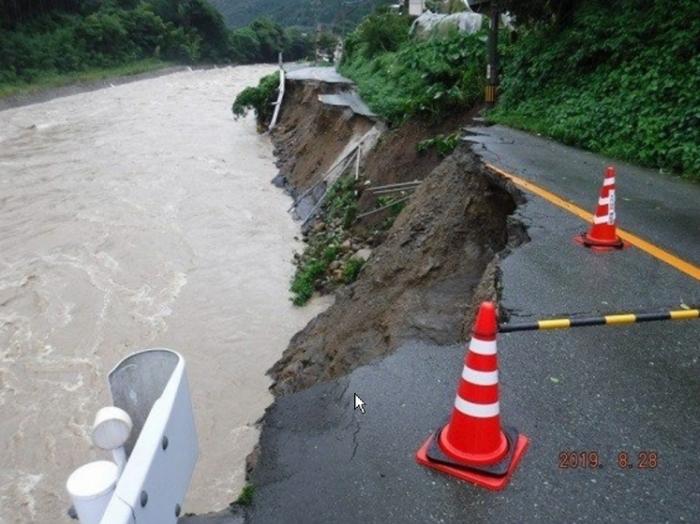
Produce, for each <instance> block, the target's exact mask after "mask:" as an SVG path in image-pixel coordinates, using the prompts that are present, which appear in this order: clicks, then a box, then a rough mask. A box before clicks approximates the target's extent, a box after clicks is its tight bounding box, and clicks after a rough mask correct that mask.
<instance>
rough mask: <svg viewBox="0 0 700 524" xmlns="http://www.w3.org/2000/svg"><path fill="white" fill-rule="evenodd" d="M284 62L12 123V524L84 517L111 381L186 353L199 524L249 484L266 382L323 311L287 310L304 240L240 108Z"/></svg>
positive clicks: (6, 385) (7, 161)
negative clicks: (82, 500)
mask: <svg viewBox="0 0 700 524" xmlns="http://www.w3.org/2000/svg"><path fill="white" fill-rule="evenodd" d="M271 71H273V68H272V67H271V66H244V67H235V68H233V67H232V68H223V69H210V70H198V71H186V72H179V73H173V74H170V75H166V76H161V77H157V78H153V79H149V80H141V81H137V82H133V83H129V84H123V85H120V86H117V87H111V88H106V89H101V90H98V91H93V92H88V93H81V94H77V95H73V96H69V97H64V98H57V99H54V100H51V101H49V102H44V103H40V104H35V105H29V106H25V107H21V108H16V109H10V110H6V111H1V112H0V420H2V424H0V450H1V451H0V522H63V521H68V519H67V517H66V510H67V508H68V506H69V500H68V496H67V494H66V492H65V488H64V485H65V480H66V478H67V477H68V475H69V474H70V472H71V471H72V470H73V469H74V468H76V467H78V466H80V465H82V464H84V463H86V462H88V461H90V460H93V459H96V458H107V455H106V454H105V453H103V452H100V451H99V450H96V449H93V447H92V446H91V444H90V440H89V433H90V429H91V424H92V421H93V418H94V416H95V413H96V411H97V410H98V409H99V408H100V407H101V406H103V405H108V404H109V395H108V390H107V385H106V374H107V372H108V371H109V370H110V369H111V368H112V367H113V366H114V365H115V364H116V363H117V362H118V361H119V360H120V359H121V358H123V357H124V356H126V355H127V354H128V353H130V352H131V351H134V350H137V349H143V348H148V347H169V348H172V349H175V350H177V351H179V352H181V353H182V354H183V355H184V357H185V359H186V361H187V372H188V376H189V381H190V388H191V392H192V400H193V405H194V410H195V417H196V422H197V430H198V433H199V442H200V457H199V461H198V464H197V470H196V472H195V476H194V478H193V482H192V486H191V489H190V492H189V495H188V499H187V501H186V503H185V508H184V509H185V511H192V512H203V511H211V510H216V509H221V508H223V507H225V506H226V505H227V504H228V503H229V502H231V501H232V500H234V499H235V498H236V497H237V495H238V494H239V492H240V489H241V487H242V486H243V482H244V462H245V456H246V455H247V454H248V453H249V452H250V451H251V450H252V448H253V446H254V444H255V443H256V441H257V438H258V431H257V429H256V428H255V422H256V420H258V419H259V417H260V416H261V415H262V414H263V412H264V409H265V407H266V406H267V405H269V403H270V402H271V400H272V397H271V395H270V394H269V393H268V390H267V388H268V386H269V385H270V380H269V378H268V377H266V376H265V371H266V370H267V369H268V368H269V367H270V366H271V365H272V364H273V363H274V362H275V361H276V360H277V359H278V358H279V356H280V355H281V353H282V351H283V350H284V348H285V347H286V345H287V343H288V340H289V338H290V337H291V336H292V335H293V334H294V333H295V332H296V331H297V330H299V329H300V328H301V327H303V326H304V325H305V324H306V322H307V321H308V320H310V319H311V318H312V316H314V315H316V314H317V313H319V312H320V311H321V310H322V308H323V307H324V306H325V304H323V303H321V302H316V303H312V304H311V305H310V306H307V307H305V308H303V309H299V308H295V307H293V306H292V305H291V303H290V301H289V300H288V296H289V293H288V285H289V280H290V278H291V275H292V272H293V266H292V264H291V256H292V252H293V251H294V250H295V249H297V250H298V249H301V246H300V245H299V243H298V241H297V240H295V236H297V235H298V234H299V226H298V224H296V223H295V222H294V221H293V220H292V219H291V217H290V216H289V215H288V214H287V213H286V208H287V207H288V206H289V203H290V202H289V198H288V197H287V196H286V195H284V194H283V193H282V191H281V190H280V189H277V188H275V187H274V186H272V185H271V184H270V179H271V178H272V177H273V176H274V175H275V172H276V169H275V166H274V159H273V154H272V145H271V143H270V141H269V139H268V138H267V137H265V136H261V135H258V134H257V133H256V132H255V122H254V120H253V117H252V115H251V116H249V117H248V118H245V119H241V120H238V121H235V120H234V119H233V117H232V115H231V111H230V106H231V103H232V101H233V99H234V97H235V95H236V94H237V93H238V92H239V91H241V90H242V89H243V88H244V87H246V86H248V85H253V84H255V83H257V81H258V79H259V78H260V76H262V75H263V74H267V73H269V72H271Z"/></svg>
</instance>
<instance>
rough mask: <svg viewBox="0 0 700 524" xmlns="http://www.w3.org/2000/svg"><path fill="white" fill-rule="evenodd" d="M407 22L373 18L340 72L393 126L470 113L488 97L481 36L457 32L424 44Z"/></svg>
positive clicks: (348, 45) (350, 41)
mask: <svg viewBox="0 0 700 524" xmlns="http://www.w3.org/2000/svg"><path fill="white" fill-rule="evenodd" d="M408 27H409V22H408V19H407V18H406V17H403V16H400V15H397V14H392V13H378V14H375V15H373V16H370V17H367V18H366V19H365V20H364V21H363V22H362V24H360V25H359V26H358V28H357V29H356V30H355V31H353V32H352V33H351V34H350V35H349V36H348V38H347V39H346V42H345V56H344V58H343V63H342V64H341V67H340V70H341V72H342V73H343V74H345V75H346V76H349V77H350V78H352V79H353V80H354V81H355V82H356V83H357V85H358V89H359V91H360V94H361V95H362V97H363V98H364V100H365V101H366V102H367V103H368V105H369V106H370V107H371V108H372V110H374V111H375V112H376V113H377V114H379V115H381V116H383V117H384V118H386V119H387V120H388V121H389V122H391V123H399V122H401V121H403V120H405V119H406V118H409V117H411V116H414V115H421V116H429V117H431V118H439V117H441V116H444V115H445V114H446V113H447V112H449V111H453V110H459V109H464V108H468V107H470V106H472V105H473V104H474V103H475V102H477V101H478V100H479V99H480V97H481V96H482V93H483V86H484V71H485V49H484V43H483V40H482V36H483V35H481V34H479V35H465V34H463V33H458V32H456V31H455V32H451V33H448V34H447V35H442V36H440V37H435V38H433V39H430V40H427V41H424V40H417V39H413V38H410V37H409V36H408Z"/></svg>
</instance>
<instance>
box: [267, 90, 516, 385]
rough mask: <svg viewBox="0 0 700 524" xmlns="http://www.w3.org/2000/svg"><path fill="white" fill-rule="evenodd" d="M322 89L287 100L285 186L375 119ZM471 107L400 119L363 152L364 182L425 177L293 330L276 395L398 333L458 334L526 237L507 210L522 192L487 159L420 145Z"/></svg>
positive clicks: (364, 199) (296, 183)
mask: <svg viewBox="0 0 700 524" xmlns="http://www.w3.org/2000/svg"><path fill="white" fill-rule="evenodd" d="M324 89H332V87H330V88H329V87H328V86H319V85H310V84H305V85H295V86H293V88H292V89H291V90H290V91H291V96H290V97H289V98H287V99H286V101H285V111H284V112H283V115H282V121H281V125H280V130H279V131H278V132H277V133H275V137H274V139H275V142H276V146H277V153H278V154H279V155H280V162H279V165H280V173H281V175H283V176H284V177H285V179H286V181H287V183H288V184H289V185H290V186H291V188H292V189H294V188H296V189H306V188H308V187H309V186H310V185H311V184H313V183H314V182H316V181H317V180H318V177H320V176H321V175H322V173H323V172H324V171H325V170H326V169H327V168H328V167H330V165H331V164H332V163H333V161H334V160H335V158H336V157H337V155H338V153H339V152H340V151H342V150H343V147H344V146H345V145H346V144H347V141H348V140H349V139H350V138H351V137H353V136H357V135H358V134H362V133H364V132H366V130H367V129H369V128H370V127H371V126H372V125H373V122H371V121H370V120H369V119H367V118H365V117H359V116H356V115H352V113H351V112H349V111H348V110H341V109H338V108H329V107H325V106H322V104H320V103H319V102H318V100H317V96H316V95H317V94H318V93H319V92H320V91H319V90H324ZM324 92H325V91H324ZM469 116H470V115H469V114H464V115H455V116H454V117H453V118H452V119H450V121H449V122H442V123H440V124H438V125H430V124H426V123H421V122H408V123H406V124H404V125H403V126H402V127H400V128H398V129H396V130H393V131H389V132H387V133H385V134H384V135H383V136H382V137H381V138H380V140H379V142H378V143H377V144H376V145H375V147H374V148H373V150H372V151H371V152H370V153H369V154H367V155H366V157H365V158H364V159H363V162H362V176H363V177H364V178H365V179H366V180H367V183H371V184H373V185H381V184H387V183H395V182H402V181H407V180H416V179H417V180H423V182H422V183H421V184H420V186H419V187H418V189H417V190H416V191H415V193H414V194H413V196H412V198H411V200H410V203H409V204H408V205H407V206H406V208H405V209H403V210H402V211H401V213H400V215H399V216H398V218H397V219H396V221H395V222H394V223H393V225H392V226H391V228H390V229H389V230H388V231H387V232H386V234H385V235H383V237H382V238H381V243H380V244H379V245H377V246H373V247H374V249H373V251H372V255H371V257H370V258H369V260H368V261H367V263H366V265H365V266H364V268H363V269H362V271H361V272H360V274H359V278H358V279H357V281H356V282H355V283H353V284H352V285H349V286H343V287H341V288H339V289H338V290H337V291H336V297H335V299H336V300H335V304H334V305H333V306H331V307H330V308H329V309H328V310H327V311H326V312H325V313H323V314H321V315H319V316H318V317H317V318H315V319H314V320H312V321H311V322H310V323H309V324H308V325H307V326H306V327H305V328H304V329H303V330H302V331H301V332H299V333H297V335H295V337H294V338H293V339H292V340H291V342H290V344H289V347H288V348H287V350H286V351H285V353H284V355H283V357H282V359H281V360H280V361H279V362H277V363H276V364H275V366H274V367H273V368H272V369H271V374H272V376H273V378H274V379H275V384H274V386H273V389H274V391H275V392H276V393H278V394H281V393H287V392H291V391H295V390H298V389H302V388H304V387H308V386H310V385H312V384H314V383H316V382H320V381H324V380H329V379H332V378H334V377H337V376H340V375H342V374H344V373H347V372H348V371H349V370H352V369H353V368H355V367H357V366H360V365H362V364H365V363H367V362H369V361H370V360H372V359H374V358H376V357H378V356H381V355H383V354H386V353H388V352H390V351H392V350H393V349H395V348H396V347H397V346H398V345H399V344H400V343H401V342H402V341H404V340H406V339H423V340H430V341H433V342H436V343H439V344H449V343H454V342H455V341H458V340H461V339H462V338H463V336H464V326H465V325H469V324H470V322H471V312H470V310H471V306H472V304H473V300H474V298H475V297H477V298H478V299H484V298H489V297H495V294H496V293H497V280H498V279H497V264H496V262H495V261H496V257H497V254H498V253H499V252H501V251H502V250H504V249H505V248H506V247H507V246H508V245H509V242H510V244H514V243H518V242H520V241H521V240H522V239H523V238H525V235H524V232H523V230H522V228H521V227H520V226H519V225H518V224H517V223H515V222H513V220H512V219H511V217H510V215H511V213H512V212H513V211H514V209H515V207H516V205H517V199H518V198H520V197H519V193H518V192H517V190H515V189H514V188H513V187H512V186H511V185H509V184H508V183H506V182H505V181H504V179H502V178H500V177H498V176H496V175H493V174H492V173H490V172H488V171H487V170H486V169H484V168H483V166H482V165H481V163H480V162H479V161H478V159H477V158H476V157H475V155H474V154H473V153H472V152H471V151H470V150H469V148H468V146H466V145H461V146H459V147H458V148H457V149H456V150H455V152H454V153H452V154H451V155H450V156H448V157H447V158H446V159H444V160H442V159H441V158H440V157H439V156H438V155H437V153H435V152H424V153H418V151H417V147H416V146H417V144H418V143H419V142H420V141H421V140H424V139H426V138H430V137H432V136H434V135H435V134H437V133H445V132H450V131H454V130H455V129H459V127H460V125H465V124H467V123H468V119H469ZM374 200H376V197H375V196H373V195H372V194H370V193H369V192H364V193H361V194H360V196H359V207H360V210H366V209H370V208H372V207H373V206H374V205H375V202H374ZM465 319H467V320H466V322H465Z"/></svg>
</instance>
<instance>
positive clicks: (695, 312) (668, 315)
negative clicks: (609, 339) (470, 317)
mask: <svg viewBox="0 0 700 524" xmlns="http://www.w3.org/2000/svg"><path fill="white" fill-rule="evenodd" d="M694 318H700V309H697V308H695V309H679V310H676V311H660V312H658V313H645V312H640V313H618V314H615V315H601V316H597V317H565V318H551V319H545V320H536V321H534V322H522V323H515V324H501V325H499V326H498V331H499V332H500V333H512V332H514V331H535V330H546V329H568V328H572V327H583V326H619V325H622V324H635V323H638V322H656V321H659V320H691V319H694Z"/></svg>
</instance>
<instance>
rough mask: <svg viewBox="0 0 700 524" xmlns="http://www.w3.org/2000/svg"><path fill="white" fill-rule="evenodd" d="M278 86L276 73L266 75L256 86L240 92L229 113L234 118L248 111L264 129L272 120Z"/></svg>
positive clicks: (278, 76)
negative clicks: (231, 113) (252, 113)
mask: <svg viewBox="0 0 700 524" xmlns="http://www.w3.org/2000/svg"><path fill="white" fill-rule="evenodd" d="M279 85H280V74H279V72H278V71H276V72H274V73H272V74H270V75H266V76H264V77H262V78H261V79H260V82H258V85H257V86H254V87H246V88H245V89H244V90H243V91H241V92H240V93H239V94H238V95H237V96H236V99H235V100H234V102H233V105H232V106H231V111H232V112H233V115H234V116H235V117H236V118H240V117H242V116H245V115H246V113H247V112H248V111H254V112H255V117H256V120H257V123H258V126H259V128H260V129H264V128H266V127H267V125H268V124H269V123H270V120H272V113H273V112H274V110H275V107H274V105H273V104H274V103H275V101H276V100H277V93H278V90H279Z"/></svg>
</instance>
